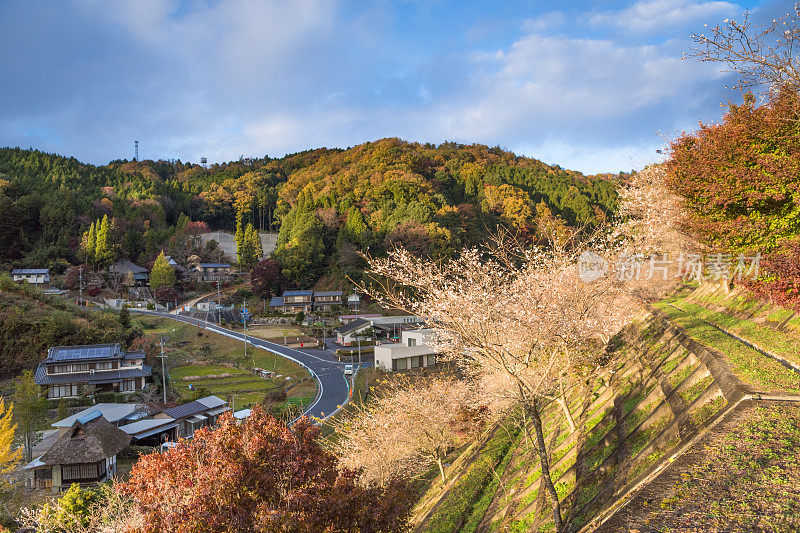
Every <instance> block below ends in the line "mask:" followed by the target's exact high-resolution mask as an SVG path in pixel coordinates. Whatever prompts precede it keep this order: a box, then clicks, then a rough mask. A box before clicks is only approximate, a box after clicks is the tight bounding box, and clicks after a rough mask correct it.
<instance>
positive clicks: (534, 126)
mask: <svg viewBox="0 0 800 533" xmlns="http://www.w3.org/2000/svg"><path fill="white" fill-rule="evenodd" d="M789 8H791V3H790V2H775V1H763V2H758V1H755V0H747V1H740V2H738V3H737V2H729V1H719V0H709V1H693V0H642V1H639V2H621V1H608V2H606V1H604V2H600V1H592V0H585V1H580V2H579V1H574V2H568V1H567V2H558V3H556V2H543V1H533V0H530V1H512V2H499V1H497V2H495V1H491V2H488V1H487V2H468V1H464V0H462V1H453V2H446V1H443V0H441V1H437V0H405V1H395V2H390V1H376V2H367V1H352V2H343V1H342V2H338V1H335V0H292V1H291V2H287V1H270V0H263V1H249V0H205V1H188V2H181V1H178V0H132V1H122V0H119V1H111V2H109V1H106V0H81V1H79V0H75V1H58V0H19V1H16V0H0V50H2V51H3V52H2V54H0V72H2V73H3V74H2V75H3V83H0V146H5V145H7V146H21V147H29V146H32V147H34V148H39V149H43V150H46V151H51V152H57V153H61V154H66V155H74V156H75V157H77V158H78V159H81V160H83V161H87V162H91V163H106V162H108V161H109V160H112V159H117V158H131V157H132V156H133V141H134V139H138V140H139V141H140V156H141V157H142V158H152V159H157V158H179V159H181V160H184V161H186V160H190V161H195V162H197V161H199V159H200V157H201V156H206V157H208V159H209V161H212V162H214V161H227V160H232V159H238V158H239V156H240V155H244V156H246V157H247V156H263V155H265V154H267V155H271V156H281V155H283V154H285V153H290V152H296V151H299V150H304V149H308V148H315V147H319V146H329V147H334V146H336V147H347V146H352V145H355V144H359V143H362V142H364V141H367V140H374V139H377V138H381V137H390V136H391V137H401V138H403V139H407V140H415V141H421V142H436V143H438V142H442V141H445V140H451V141H459V142H466V143H471V142H479V143H483V144H488V145H491V146H494V145H500V146H502V147H504V148H508V149H511V150H514V151H515V152H517V153H519V154H524V155H528V156H532V157H537V158H539V159H542V160H544V161H546V162H548V163H554V164H560V165H561V166H563V167H566V168H573V169H577V170H582V171H585V172H602V171H612V172H613V171H619V170H628V169H631V168H641V167H642V166H643V165H644V164H647V163H650V162H652V161H654V160H657V159H658V158H659V157H661V156H659V155H658V154H657V153H656V150H658V149H662V148H663V147H664V145H665V142H666V141H668V140H670V139H673V138H674V137H675V136H677V135H678V133H679V132H680V131H683V130H691V129H694V128H695V127H696V126H697V124H698V122H699V121H701V120H702V121H706V122H708V121H714V120H718V119H719V117H720V115H721V112H722V108H721V107H720V104H721V103H724V102H727V101H728V100H731V99H736V97H737V95H736V93H734V92H731V91H728V90H726V89H725V88H724V86H725V84H726V83H728V82H729V81H730V79H729V77H728V75H726V74H724V73H722V72H720V69H719V66H717V65H713V64H701V63H698V62H696V61H693V60H691V61H681V55H682V53H683V52H684V51H686V50H688V49H689V47H690V46H691V41H690V38H689V36H690V34H691V32H693V31H696V32H701V31H702V30H703V25H704V24H708V25H709V26H712V25H714V24H716V23H718V22H721V21H722V20H723V19H725V18H736V17H738V16H740V15H741V13H742V12H743V11H745V10H750V11H752V12H753V14H754V16H756V17H764V18H766V17H769V18H772V16H775V15H778V14H781V13H783V12H785V11H787V10H788V9H789Z"/></svg>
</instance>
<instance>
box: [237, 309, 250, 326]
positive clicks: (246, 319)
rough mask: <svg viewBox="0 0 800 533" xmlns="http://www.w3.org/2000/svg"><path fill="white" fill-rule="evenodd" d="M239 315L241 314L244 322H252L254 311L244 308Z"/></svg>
mask: <svg viewBox="0 0 800 533" xmlns="http://www.w3.org/2000/svg"><path fill="white" fill-rule="evenodd" d="M239 315H240V316H241V318H242V322H243V323H247V322H250V319H251V318H252V317H253V313H251V312H250V311H248V310H247V309H242V311H241V312H240V313H239Z"/></svg>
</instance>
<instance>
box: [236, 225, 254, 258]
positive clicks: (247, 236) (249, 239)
mask: <svg viewBox="0 0 800 533" xmlns="http://www.w3.org/2000/svg"><path fill="white" fill-rule="evenodd" d="M253 252H254V250H253V225H252V224H248V225H247V229H245V230H244V236H243V237H242V246H241V248H240V251H239V264H240V265H242V266H249V265H252V264H253Z"/></svg>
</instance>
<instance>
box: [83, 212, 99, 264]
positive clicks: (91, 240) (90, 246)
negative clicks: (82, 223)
mask: <svg viewBox="0 0 800 533" xmlns="http://www.w3.org/2000/svg"><path fill="white" fill-rule="evenodd" d="M84 241H85V242H84V245H83V255H84V256H85V257H86V261H87V262H89V263H94V251H95V246H96V244H97V229H96V228H95V223H94V222H92V225H91V226H89V231H87V232H86V234H85V235H84Z"/></svg>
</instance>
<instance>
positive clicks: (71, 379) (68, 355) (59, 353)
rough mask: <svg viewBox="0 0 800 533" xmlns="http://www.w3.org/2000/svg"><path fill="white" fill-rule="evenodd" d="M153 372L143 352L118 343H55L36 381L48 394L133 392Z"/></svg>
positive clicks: (142, 384) (141, 386)
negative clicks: (74, 344)
mask: <svg viewBox="0 0 800 533" xmlns="http://www.w3.org/2000/svg"><path fill="white" fill-rule="evenodd" d="M151 374H152V369H151V367H150V366H149V365H146V364H144V352H142V351H134V352H126V351H123V350H122V349H121V348H120V345H119V343H114V344H92V345H82V346H53V347H52V348H50V349H49V350H48V351H47V358H46V359H45V360H44V361H42V362H41V363H39V366H38V367H37V369H36V374H35V379H36V383H37V384H38V385H40V386H41V387H42V388H43V389H45V390H46V391H47V397H48V398H73V397H75V396H79V395H80V394H81V392H83V391H85V392H87V393H91V392H121V393H131V392H136V391H138V390H142V389H143V388H144V387H145V382H146V379H147V378H148V377H150V376H151Z"/></svg>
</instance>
